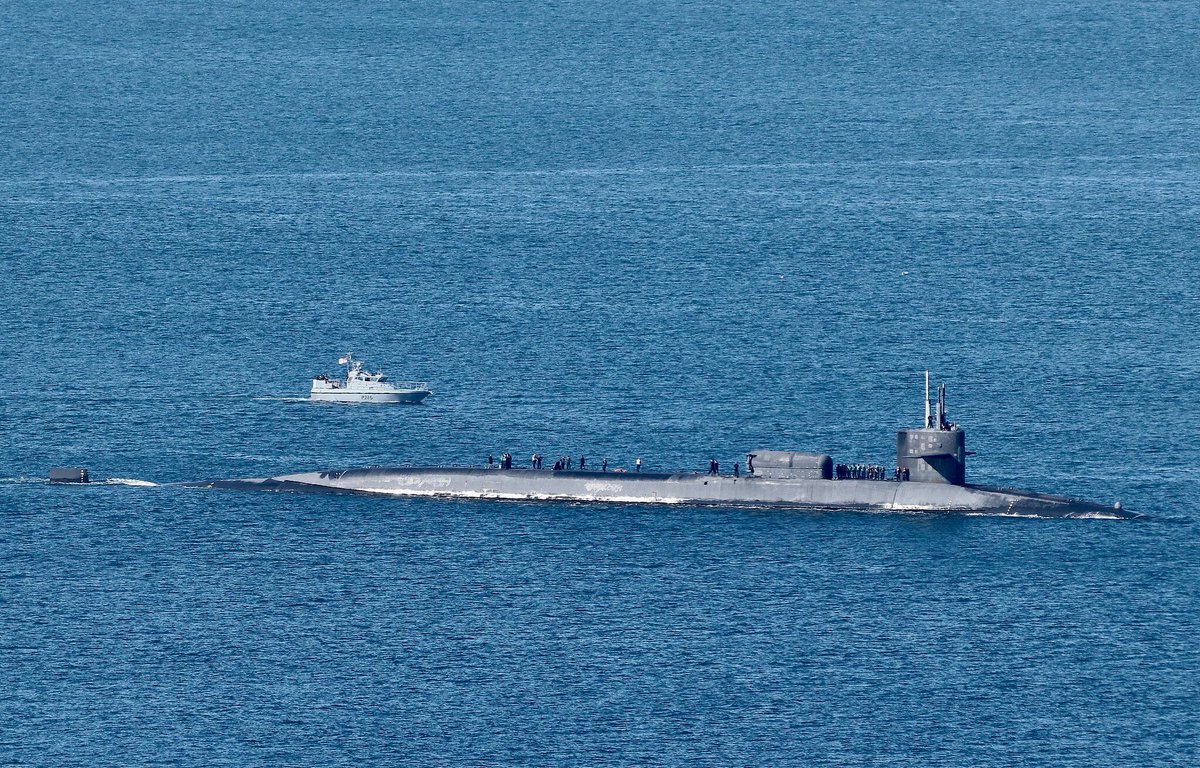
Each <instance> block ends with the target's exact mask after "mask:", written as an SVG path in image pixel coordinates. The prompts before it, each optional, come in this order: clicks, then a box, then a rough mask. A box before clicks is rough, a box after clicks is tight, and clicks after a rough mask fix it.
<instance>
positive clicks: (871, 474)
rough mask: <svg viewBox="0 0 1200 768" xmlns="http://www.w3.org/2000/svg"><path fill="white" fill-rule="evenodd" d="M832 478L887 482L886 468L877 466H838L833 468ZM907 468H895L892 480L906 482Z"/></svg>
mask: <svg viewBox="0 0 1200 768" xmlns="http://www.w3.org/2000/svg"><path fill="white" fill-rule="evenodd" d="M833 476H834V478H836V479H838V480H887V479H888V471H887V467H884V466H881V465H879V464H838V465H837V466H836V467H834V468H833ZM908 477H909V472H908V467H896V471H895V473H893V475H892V479H893V480H897V481H901V480H907V479H908Z"/></svg>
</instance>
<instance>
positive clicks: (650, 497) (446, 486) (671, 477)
mask: <svg viewBox="0 0 1200 768" xmlns="http://www.w3.org/2000/svg"><path fill="white" fill-rule="evenodd" d="M197 485H203V486H206V487H214V488H227V489H237V490H264V491H284V492H299V493H365V494H375V495H385V496H432V497H449V498H470V499H507V500H519V501H569V502H578V501H594V502H610V503H621V504H685V505H715V506H729V507H737V506H743V507H786V508H793V509H853V510H875V511H898V512H962V513H979V514H999V515H1013V516H1022V517H1076V518H1078V517H1091V518H1105V519H1126V518H1132V517H1138V515H1137V514H1135V513H1131V512H1126V511H1125V510H1122V509H1121V508H1120V507H1119V506H1105V505H1101V504H1094V503H1091V502H1087V501H1080V500H1077V499H1068V498H1065V497H1061V496H1050V495H1045V494H1037V493H1027V492H1024V491H1014V490H1008V489H999V488H988V487H984V486H973V485H948V484H942V483H925V482H895V481H889V480H801V479H769V478H762V477H745V476H743V477H731V476H726V475H720V476H718V475H700V474H693V473H680V474H660V473H627V472H590V471H554V470H539V469H490V470H489V469H469V468H462V467H416V468H383V467H380V468H371V469H349V470H333V471H326V472H305V473H300V474H294V475H282V476H279V477H274V478H266V479H247V480H221V481H215V482H211V483H199V484H197Z"/></svg>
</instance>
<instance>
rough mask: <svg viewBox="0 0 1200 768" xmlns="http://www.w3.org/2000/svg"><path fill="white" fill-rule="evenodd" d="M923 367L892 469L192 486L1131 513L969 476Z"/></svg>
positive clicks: (556, 472)
mask: <svg viewBox="0 0 1200 768" xmlns="http://www.w3.org/2000/svg"><path fill="white" fill-rule="evenodd" d="M929 394H930V393H929V373H928V372H926V373H925V422H924V424H923V425H922V426H921V427H920V428H919V429H902V430H900V431H898V432H897V433H896V471H895V473H894V475H893V477H892V478H890V479H884V478H883V477H880V476H878V475H876V478H877V479H869V480H868V479H857V478H854V479H846V478H845V475H844V474H843V473H838V475H837V476H835V473H834V467H833V460H832V459H831V457H830V456H829V455H827V454H824V453H808V452H803V451H779V450H756V451H751V452H749V453H747V454H746V465H745V466H746V470H747V471H746V472H745V473H744V474H741V475H738V474H733V475H728V474H725V475H721V474H699V473H695V472H676V473H659V472H624V471H619V470H617V471H597V470H582V469H581V470H562V469H533V468H530V469H525V468H519V467H512V466H511V464H507V465H505V466H503V467H502V468H501V467H497V468H469V467H444V466H428V467H395V468H391V467H371V468H364V469H339V470H324V471H316V472H301V473H297V474H289V475H281V476H277V477H271V478H247V479H237V480H218V481H209V482H203V483H193V484H192V485H198V486H204V487H212V488H225V489H239V490H271V491H292V492H302V493H303V492H308V493H358V494H374V495H384V496H433V497H452V498H472V499H508V500H521V501H529V500H540V501H569V502H579V501H595V502H610V503H623V504H639V503H641V504H687V505H713V506H730V507H737V506H748V507H786V508H796V509H852V510H878V511H909V512H966V513H989V514H1007V515H1017V516H1035V517H1101V518H1131V517H1137V516H1138V515H1137V514H1134V513H1131V512H1128V511H1125V510H1123V509H1122V508H1121V505H1120V503H1117V504H1115V505H1104V504H1097V503H1093V502H1088V501H1081V500H1079V499H1071V498H1067V497H1065V496H1055V495H1050V494H1043V493H1034V492H1029V491H1018V490H1011V489H1004V488H995V487H988V486H983V485H973V484H968V483H967V482H966V458H967V456H968V453H967V451H966V434H965V432H964V431H963V430H962V428H961V427H959V426H958V425H957V424H954V423H952V422H951V421H950V420H949V419H948V418H947V415H946V388H945V385H944V384H943V385H940V386H939V387H938V392H937V402H936V410H934V409H931V403H930V396H929Z"/></svg>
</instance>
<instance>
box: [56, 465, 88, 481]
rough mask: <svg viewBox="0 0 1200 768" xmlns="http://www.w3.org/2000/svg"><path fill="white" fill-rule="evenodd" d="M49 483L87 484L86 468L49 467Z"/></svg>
mask: <svg viewBox="0 0 1200 768" xmlns="http://www.w3.org/2000/svg"><path fill="white" fill-rule="evenodd" d="M50 482H52V483H86V482H88V471H87V468H86V467H51V469H50Z"/></svg>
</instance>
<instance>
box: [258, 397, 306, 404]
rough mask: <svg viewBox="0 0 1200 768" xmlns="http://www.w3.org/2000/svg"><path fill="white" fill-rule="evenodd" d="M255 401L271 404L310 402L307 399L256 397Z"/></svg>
mask: <svg viewBox="0 0 1200 768" xmlns="http://www.w3.org/2000/svg"><path fill="white" fill-rule="evenodd" d="M254 399H255V400H258V401H260V402H271V403H307V402H308V401H309V399H308V398H307V397H256V398H254Z"/></svg>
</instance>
